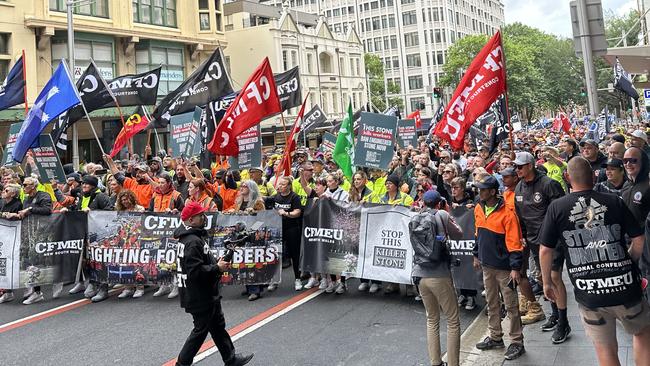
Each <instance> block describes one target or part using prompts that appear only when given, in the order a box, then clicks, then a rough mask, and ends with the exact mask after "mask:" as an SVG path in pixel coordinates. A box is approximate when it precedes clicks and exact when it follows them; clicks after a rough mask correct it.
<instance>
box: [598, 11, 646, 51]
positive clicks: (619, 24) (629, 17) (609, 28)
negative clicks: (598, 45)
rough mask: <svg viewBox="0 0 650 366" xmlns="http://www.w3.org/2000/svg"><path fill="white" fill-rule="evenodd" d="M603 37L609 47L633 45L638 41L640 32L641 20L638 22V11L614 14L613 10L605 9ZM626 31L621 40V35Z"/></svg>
mask: <svg viewBox="0 0 650 366" xmlns="http://www.w3.org/2000/svg"><path fill="white" fill-rule="evenodd" d="M604 15H605V37H606V38H607V44H608V45H609V47H616V45H618V47H623V46H626V45H627V46H634V45H637V44H638V43H639V35H640V34H641V22H639V21H638V20H639V12H638V11H637V10H631V11H630V12H629V13H627V14H626V15H623V16H618V15H616V14H615V13H614V12H613V11H611V10H607V11H605V14H604ZM635 23H636V24H635ZM626 33H627V36H626V37H625V39H624V40H623V41H622V42H621V38H623V35H624V34H626Z"/></svg>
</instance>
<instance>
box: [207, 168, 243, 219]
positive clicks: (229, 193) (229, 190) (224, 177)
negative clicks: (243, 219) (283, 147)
mask: <svg viewBox="0 0 650 366" xmlns="http://www.w3.org/2000/svg"><path fill="white" fill-rule="evenodd" d="M201 177H202V176H201ZM206 185H207V186H208V187H209V188H210V190H211V191H212V192H213V193H216V194H218V195H219V197H221V199H222V201H223V208H222V209H223V211H227V210H230V209H232V208H233V207H235V199H236V198H237V192H238V190H237V183H236V182H235V179H234V178H233V176H232V172H230V171H227V170H225V169H219V170H217V172H216V173H215V174H214V183H210V182H209V181H206Z"/></svg>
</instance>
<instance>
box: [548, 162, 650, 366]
mask: <svg viewBox="0 0 650 366" xmlns="http://www.w3.org/2000/svg"><path fill="white" fill-rule="evenodd" d="M568 174H569V181H570V183H571V187H573V191H572V192H571V193H570V194H568V195H567V196H564V197H562V198H560V199H557V200H555V201H553V202H552V203H551V204H550V205H549V207H548V212H547V214H546V218H545V219H544V223H543V226H542V229H541V232H540V243H541V245H542V246H541V248H540V262H541V269H542V275H543V276H544V294H545V295H546V297H548V298H549V299H551V300H553V299H555V297H556V296H557V294H556V291H555V290H556V289H555V287H554V284H555V282H554V281H550V280H549V277H550V276H551V270H552V263H553V261H554V254H555V253H556V252H557V249H558V248H559V249H560V250H561V251H563V252H564V253H565V255H566V256H567V258H568V259H569V260H567V268H568V272H569V278H570V279H571V282H572V283H573V288H574V290H573V291H574V294H575V298H576V301H577V302H578V310H579V311H580V315H581V318H582V323H583V326H584V328H585V332H586V334H587V336H588V337H589V338H590V339H591V341H592V342H593V344H594V347H595V348H596V355H597V357H598V362H599V363H600V364H601V365H619V359H618V342H617V339H616V321H617V320H618V321H620V322H621V324H622V325H623V328H625V331H626V332H628V333H630V334H633V335H634V337H633V348H634V362H635V364H636V365H649V364H650V306H649V305H648V302H647V301H646V299H645V298H644V297H643V293H642V286H641V280H640V275H639V268H638V266H637V262H638V260H639V259H640V257H641V253H642V252H643V246H644V237H643V233H644V232H643V228H642V226H641V225H639V223H638V222H636V221H635V220H630V217H632V213H631V212H630V211H631V210H630V209H629V208H628V207H627V206H626V205H625V204H624V202H623V201H622V200H621V198H620V197H617V196H616V195H613V194H609V193H601V192H596V191H594V190H593V187H594V183H593V178H592V177H593V171H592V169H591V166H590V164H589V162H588V161H587V160H586V159H583V158H573V159H572V160H571V161H569V167H568ZM625 235H627V236H628V237H629V238H630V239H631V241H632V244H631V246H630V247H629V250H628V246H627V244H626V240H625Z"/></svg>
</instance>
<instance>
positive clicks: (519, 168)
mask: <svg viewBox="0 0 650 366" xmlns="http://www.w3.org/2000/svg"><path fill="white" fill-rule="evenodd" d="M526 165H528V164H524V165H515V168H516V169H517V170H521V169H523V168H524V167H525V166H526Z"/></svg>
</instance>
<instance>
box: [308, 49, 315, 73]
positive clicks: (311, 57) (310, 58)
mask: <svg viewBox="0 0 650 366" xmlns="http://www.w3.org/2000/svg"><path fill="white" fill-rule="evenodd" d="M313 63H314V55H312V54H311V53H308V54H307V72H308V73H310V74H313V73H314V66H313Z"/></svg>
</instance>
